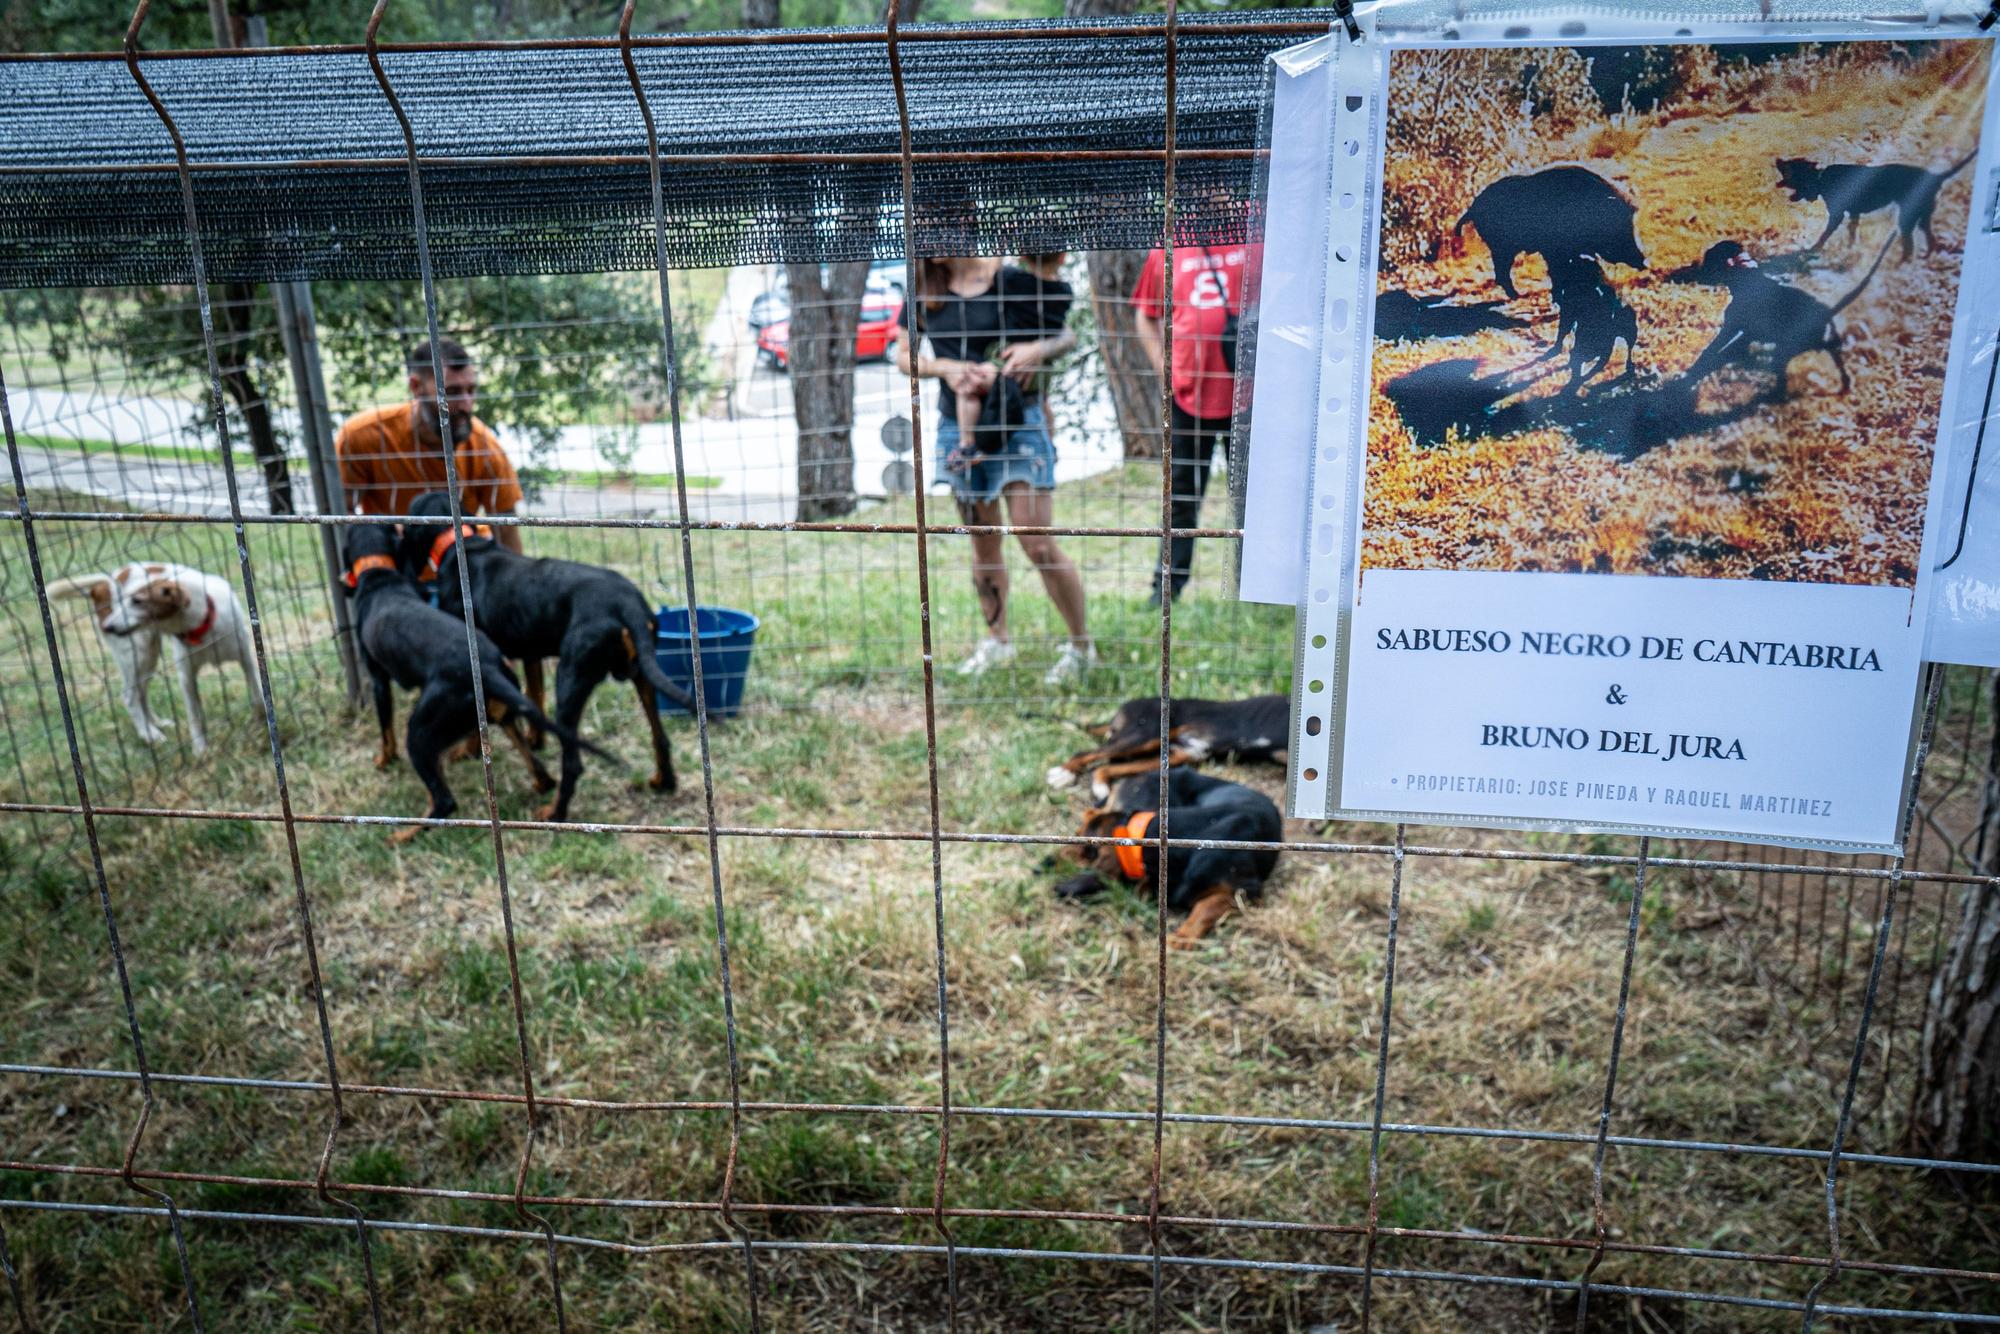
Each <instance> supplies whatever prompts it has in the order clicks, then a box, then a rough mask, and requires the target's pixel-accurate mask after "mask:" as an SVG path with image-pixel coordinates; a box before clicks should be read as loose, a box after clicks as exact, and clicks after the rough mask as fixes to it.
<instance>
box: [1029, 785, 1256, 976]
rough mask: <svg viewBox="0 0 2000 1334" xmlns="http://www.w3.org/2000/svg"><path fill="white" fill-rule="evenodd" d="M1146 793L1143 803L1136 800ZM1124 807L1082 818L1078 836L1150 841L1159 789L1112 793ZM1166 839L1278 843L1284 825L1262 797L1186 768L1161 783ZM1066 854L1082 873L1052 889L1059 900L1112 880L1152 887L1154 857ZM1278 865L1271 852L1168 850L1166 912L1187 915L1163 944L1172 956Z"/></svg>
mask: <svg viewBox="0 0 2000 1334" xmlns="http://www.w3.org/2000/svg"><path fill="white" fill-rule="evenodd" d="M1148 787H1150V788H1151V795H1150V796H1148V797H1145V798H1143V799H1141V798H1139V796H1138V794H1139V793H1141V792H1144V791H1146V790H1147V788H1148ZM1118 795H1120V796H1121V797H1126V798H1127V799H1128V800H1129V801H1130V802H1131V805H1130V806H1129V807H1121V808H1118V809H1112V808H1103V809H1096V810H1091V811H1088V812H1086V813H1085V815H1084V819H1083V827H1082V828H1081V829H1079V830H1078V831H1077V832H1078V833H1079V834H1081V835H1083V836H1084V837H1087V838H1146V837H1149V836H1151V837H1157V836H1158V834H1159V830H1158V828H1157V827H1156V825H1157V821H1158V818H1159V809H1158V807H1159V788H1158V785H1157V784H1146V783H1145V782H1144V780H1141V779H1136V778H1135V779H1133V780H1132V781H1131V786H1130V787H1129V788H1124V787H1121V789H1120V791H1119V794H1118ZM1167 810H1168V812H1169V814H1168V820H1167V826H1168V827H1167V836H1168V837H1169V838H1171V839H1175V840H1179V839H1183V838H1189V839H1211V840H1215V841H1218V842H1235V843H1277V842H1279V841H1280V840H1282V839H1283V838H1284V831H1285V826H1284V820H1283V819H1282V818H1281V817H1280V816H1279V814H1278V808H1277V806H1276V805H1275V804H1274V803H1273V802H1272V801H1271V799H1270V798H1269V797H1267V796H1265V795H1264V794H1263V793H1261V792H1259V791H1257V790H1255V789H1254V788H1248V787H1245V786H1243V784H1241V783H1232V782H1229V781H1228V780H1226V779H1221V778H1211V777H1209V776H1208V775H1206V774H1202V773H1197V772H1196V771H1194V770H1193V769H1176V770H1174V771H1173V772H1172V774H1170V775H1169V776H1168V780H1167ZM1066 851H1067V856H1068V857H1069V859H1070V860H1072V861H1076V862H1080V863H1082V864H1083V865H1084V867H1086V868H1087V869H1085V870H1084V871H1083V872H1081V873H1080V874H1077V875H1073V876H1071V877H1069V878H1068V879H1067V880H1064V881H1063V882H1062V883H1060V884H1058V885H1057V886H1056V893H1057V894H1058V895H1060V896H1061V897H1063V898H1066V899H1078V898H1085V897H1088V896H1089V895H1091V894H1095V893H1097V892H1098V891H1099V890H1101V889H1103V888H1104V887H1105V885H1106V883H1107V882H1109V881H1112V880H1119V881H1124V882H1126V883H1129V884H1131V885H1133V886H1134V887H1135V888H1137V889H1139V890H1140V891H1141V892H1145V891H1148V890H1152V889H1154V888H1155V887H1157V885H1158V884H1159V874H1160V850H1159V849H1158V848H1157V847H1144V846H1132V845H1127V844H1078V845H1075V846H1073V847H1071V848H1069V849H1067V850H1066ZM1277 864H1278V850H1277V849H1276V848H1275V847H1271V848H1255V849H1251V848H1190V847H1172V848H1169V849H1167V907H1169V908H1170V909H1172V910H1173V911H1175V912H1184V913H1186V914H1187V920H1186V921H1184V922H1182V923H1181V924H1180V926H1178V927H1176V928H1175V929H1174V931H1173V933H1172V934H1171V935H1169V936H1168V937H1167V944H1168V945H1169V946H1171V947H1172V948H1174V949H1192V948H1194V945H1195V942H1196V941H1199V940H1200V939H1201V938H1202V937H1203V936H1205V935H1207V934H1208V933H1209V932H1210V931H1213V930H1214V929H1215V925H1216V923H1218V922H1220V921H1221V920H1222V919H1223V918H1225V917H1227V916H1229V914H1230V913H1232V912H1234V911H1235V910H1236V897H1237V895H1239V894H1240V895H1242V896H1243V898H1244V899H1245V900H1246V901H1248V902H1252V903H1254V902H1256V901H1257V899H1259V898H1260V897H1262V896H1263V893H1264V882H1265V881H1267V880H1269V879H1270V878H1271V872H1272V871H1273V870H1274V869H1275V868H1276V867H1277Z"/></svg>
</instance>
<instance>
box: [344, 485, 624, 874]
mask: <svg viewBox="0 0 2000 1334" xmlns="http://www.w3.org/2000/svg"><path fill="white" fill-rule="evenodd" d="M395 550H396V538H395V535H394V533H392V532H391V530H390V529H389V528H388V526H387V525H384V524H374V523H364V524H356V525H355V526H354V527H352V528H350V529H348V532H347V581H346V582H347V588H348V592H349V594H350V595H351V596H352V597H353V598H354V619H355V626H356V634H357V635H358V637H359V638H360V640H361V661H362V663H363V665H364V666H366V667H367V669H368V678H369V681H370V682H371V683H372V684H373V686H374V691H375V716H376V719H377V721H378V722H380V724H381V727H382V751H381V754H380V756H378V757H377V759H376V761H375V767H376V768H378V769H386V768H388V767H389V766H390V765H392V764H394V763H395V762H396V735H395V697H394V695H392V694H391V693H390V686H391V684H392V683H393V684H395V685H399V686H402V687H404V688H405V689H409V690H415V691H418V692H419V694H418V695H417V702H416V704H415V705H414V706H412V707H411V709H410V721H409V724H408V726H407V728H406V730H405V732H404V748H405V750H406V751H407V753H408V754H409V757H410V768H411V769H413V770H415V772H416V775H417V777H418V778H420V779H422V780H423V784H424V787H425V788H426V789H428V790H429V792H430V795H431V805H430V809H429V810H428V811H426V812H424V818H426V819H431V820H442V819H445V818H446V817H448V816H449V815H451V813H452V812H453V811H455V810H457V809H458V802H457V800H456V799H455V798H454V797H453V796H452V795H451V789H450V788H449V787H447V786H445V781H444V763H443V762H444V754H445V752H446V751H447V750H449V749H450V748H451V747H453V746H454V745H456V744H458V743H459V742H460V741H462V740H464V739H465V738H466V737H468V736H472V737H475V738H476V736H477V733H478V731H479V715H478V712H477V710H476V709H475V708H474V705H473V696H472V684H473V675H472V660H471V658H470V657H469V656H468V655H467V653H466V651H465V622H463V621H461V620H459V619H457V618H456V617H453V616H447V615H445V614H444V613H443V612H441V611H439V610H437V609H436V608H435V607H432V606H431V605H430V604H429V603H427V602H425V601H424V599H423V597H422V595H421V594H419V593H418V592H417V589H416V586H415V585H414V584H412V583H411V582H410V580H409V578H408V577H407V576H406V575H405V574H404V573H403V571H402V570H401V569H400V568H399V567H398V566H397V563H396V557H395V554H394V553H395ZM473 635H474V638H475V641H476V642H477V644H478V647H479V679H480V682H481V684H483V685H484V686H485V689H486V716H487V718H488V720H489V721H491V722H492V723H494V724H496V725H497V726H498V727H499V729H500V731H501V732H502V733H503V734H504V735H505V736H506V737H507V739H508V740H509V741H511V742H512V743H513V744H514V747H515V749H517V750H519V751H520V752H521V758H522V759H523V760H524V761H526V762H527V765H528V772H529V774H530V775H532V777H533V779H534V784H535V791H537V792H546V791H548V790H549V789H550V788H552V787H554V786H555V780H554V779H553V778H551V777H550V776H549V773H548V770H546V769H544V768H543V767H542V762H541V761H540V760H539V759H537V758H536V757H535V753H534V751H533V750H531V749H530V748H529V746H528V741H527V735H526V729H527V727H528V725H529V724H533V725H535V726H538V727H542V728H545V729H546V730H548V731H549V732H551V733H553V734H554V735H555V737H556V739H557V740H558V741H559V742H561V743H562V749H563V764H564V767H565V768H566V769H567V768H568V767H569V765H570V764H571V762H572V756H573V755H574V753H575V752H576V751H577V750H578V749H579V748H583V749H587V750H590V751H591V752H593V753H595V754H599V755H602V754H603V753H604V752H602V751H599V750H598V749H597V747H595V746H592V745H590V743H588V742H586V741H580V740H579V739H578V738H577V735H576V733H575V732H574V731H573V730H572V729H571V728H569V727H567V726H565V725H563V724H561V723H558V722H554V721H552V720H551V719H549V718H548V717H547V716H545V715H544V714H543V713H542V711H541V710H540V709H539V708H537V707H536V706H535V703H534V701H533V700H530V699H529V698H528V697H527V696H526V695H525V694H523V693H522V692H521V687H520V683H519V682H517V681H516V680H515V679H514V674H513V673H512V672H510V671H508V670H507V665H506V663H505V662H503V661H502V660H501V657H500V650H499V648H498V647H496V646H495V645H494V643H493V641H492V640H490V639H488V638H487V637H486V636H485V635H483V634H480V633H479V632H478V631H477V630H475V631H473ZM540 818H542V819H548V818H549V816H548V813H547V811H546V810H544V811H543V812H542V814H541V816H540ZM423 828H424V827H423V826H422V825H413V826H411V827H410V828H407V829H401V830H398V831H397V832H396V833H395V834H393V835H391V836H390V837H391V838H392V839H393V840H394V841H395V842H397V843H407V842H408V841H409V840H411V839H413V838H415V837H416V836H417V835H418V834H420V833H422V832H423Z"/></svg>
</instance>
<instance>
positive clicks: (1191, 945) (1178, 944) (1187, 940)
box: [1167, 931, 1201, 950]
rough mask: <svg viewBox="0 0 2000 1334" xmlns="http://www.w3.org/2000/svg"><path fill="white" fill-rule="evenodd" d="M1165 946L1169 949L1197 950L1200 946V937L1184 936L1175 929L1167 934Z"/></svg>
mask: <svg viewBox="0 0 2000 1334" xmlns="http://www.w3.org/2000/svg"><path fill="white" fill-rule="evenodd" d="M1167 948H1168V949H1170V950H1198V949H1200V948H1201V937H1200V936H1184V935H1182V934H1180V932H1178V931H1175V932H1172V933H1171V934H1169V935H1168V936H1167Z"/></svg>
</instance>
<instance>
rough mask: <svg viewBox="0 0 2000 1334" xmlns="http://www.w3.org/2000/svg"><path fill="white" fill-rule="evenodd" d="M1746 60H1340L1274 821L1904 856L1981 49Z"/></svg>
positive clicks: (1873, 46)
mask: <svg viewBox="0 0 2000 1334" xmlns="http://www.w3.org/2000/svg"><path fill="white" fill-rule="evenodd" d="M1749 35H1752V34H1751V33H1749V32H1746V30H1745V29H1744V28H1743V27H1742V26H1741V25H1734V24H1732V25H1729V26H1728V28H1727V30H1726V32H1721V31H1703V30H1701V29H1700V28H1699V26H1695V27H1690V28H1685V29H1678V30H1677V29H1675V28H1669V27H1666V26H1664V25H1659V24H1652V25H1645V26H1637V25H1631V24H1624V25H1619V24H1607V23H1603V22H1598V23H1595V24H1593V25H1592V26H1591V28H1590V29H1589V31H1588V32H1579V31H1577V30H1576V29H1575V28H1574V27H1565V28H1564V29H1563V30H1562V31H1560V32H1552V33H1550V34H1548V35H1547V36H1546V37H1540V36H1537V35H1535V34H1533V33H1530V34H1529V35H1528V36H1527V37H1526V38H1525V39H1524V38H1522V37H1521V36H1520V34H1519V33H1518V32H1514V33H1509V34H1508V40H1505V41H1501V40H1498V39H1499V38H1500V34H1499V33H1498V32H1496V33H1494V34H1493V35H1492V39H1491V40H1488V41H1484V42H1482V41H1481V40H1480V39H1479V38H1478V36H1477V35H1476V34H1474V33H1471V32H1461V33H1459V34H1457V35H1456V39H1455V40H1453V41H1450V42H1431V43H1426V42H1423V41H1418V40H1399V39H1397V38H1395V37H1393V36H1388V37H1387V39H1386V40H1385V39H1384V38H1385V35H1384V34H1381V33H1371V34H1370V37H1371V39H1372V40H1369V41H1365V42H1362V43H1358V44H1347V45H1346V46H1345V47H1344V48H1343V49H1341V50H1340V51H1339V53H1338V55H1337V57H1336V59H1335V61H1334V67H1333V70H1332V82H1333V93H1334V96H1333V98H1332V99H1331V109H1330V111H1329V113H1328V119H1329V129H1330V133H1329V135H1328V136H1327V142H1328V143H1329V144H1330V145H1331V147H1332V150H1333V151H1332V154H1331V164H1330V173H1329V184H1328V200H1329V206H1328V207H1327V208H1326V209H1325V210H1324V218H1325V222H1324V224H1323V229H1322V230H1323V236H1322V240H1323V245H1324V253H1325V256H1326V258H1325V267H1324V271H1323V275H1322V285H1323V292H1322V294H1321V299H1322V311H1323V317H1322V319H1323V322H1322V347H1321V349H1320V365H1321V370H1322V372H1323V373H1322V375H1321V377H1320V382H1319V384H1318V386H1317V390H1316V394H1315V399H1316V401H1315V402H1314V404H1313V405H1312V412H1311V416H1312V421H1313V432H1314V433H1313V436H1312V441H1313V443H1312V446H1311V449H1312V453H1311V457H1310V461H1309V473H1310V487H1309V490H1308V495H1307V503H1306V504H1305V506H1303V507H1302V512H1303V514H1304V531H1303V533H1302V537H1303V539H1304V540H1303V543H1302V552H1303V566H1302V573H1303V584H1302V591H1301V596H1300V600H1299V604H1298V605H1299V608H1300V618H1299V626H1300V645H1299V663H1300V667H1301V672H1300V678H1299V681H1298V682H1297V684H1296V689H1295V691H1294V698H1295V701H1296V708H1297V713H1298V719H1297V731H1296V733H1295V736H1294V743H1295V744H1294V748H1293V757H1294V760H1293V763H1294V773H1293V811H1294V813H1295V814H1298V815H1303V816H1318V815H1346V816H1354V817H1363V818H1383V819H1398V820H1401V819H1416V820H1424V821H1430V822H1436V823H1463V824H1476V825H1506V826H1530V827H1554V828H1567V829H1578V828H1589V829H1604V830H1613V831H1628V832H1661V833H1675V834H1708V835H1716V836H1727V837H1732V838H1743V839H1751V840H1758V841H1767V842H1775V843H1787V844H1795V845H1800V846H1811V847H1826V848H1839V849H1846V850H1873V851H1889V850H1893V849H1895V848H1896V847H1897V846H1898V845H1899V843H1900V840H1901V837H1902V831H1901V829H1900V828H1899V821H1900V813H1901V810H1902V807H1903V798H1904V795H1905V792H1906V789H1907V772H1908V759H1909V756H1910V754H1911V751H1912V748H1913V744H1914V739H1915V722H1916V714H1915V702H1916V695H1917V682H1918V674H1919V669H1920V666H1921V663H1922V661H1923V657H1924V648H1925V642H1926V633H1927V629H1928V624H1927V622H1928V612H1929V595H1930V592H1931V588H1930V584H1931V577H1930V572H1929V567H1930V565H1931V564H1932V563H1933V562H1934V557H1933V556H1932V555H1931V554H1930V553H1931V552H1932V551H1933V550H1934V548H1935V543H1936V534H1938V533H1940V532H1942V531H1943V530H1944V522H1943V521H1944V500H1945V490H1944V486H1943V485H1942V483H1943V481H1944V476H1945V472H1946V469H1945V468H1934V467H1933V464H1934V463H1935V462H1937V461H1938V460H1939V459H1941V458H1948V457H1949V455H1948V453H1943V454H1941V453H1940V451H1941V450H1947V451H1948V449H1949V447H1950V445H1951V443H1952V441H1951V437H1952V435H1953V434H1954V431H1953V429H1952V427H1953V425H1955V423H1953V422H1950V421H1948V420H1947V415H1948V414H1947V409H1946V405H1947V404H1952V405H1954V409H1953V410H1954V411H1955V405H1956V404H1957V403H1958V402H1959V399H1960V390H1961V381H1962V379H1963V376H1964V368H1965V366H1966V364H1967V362H1968V359H1969V355H1970V353H1969V344H1970V341H1971V337H1972V335H1971V330H1972V328H1973V326H1974V324H1975V321H1973V320H1972V319H1970V318H1969V316H1971V315H1972V314H1973V313H1975V309H1976V306H1975V302H1976V296H1977V293H1976V290H1975V289H1976V288H1977V287H1978V283H1976V282H1975V283H1971V284H1968V283H1966V282H1964V281H1963V279H1964V276H1965V274H1966V272H1967V269H1968V265H1969V264H1970V265H1971V266H1972V267H1973V268H1974V269H1975V270H1976V269H1978V267H1979V266H1980V265H1983V264H1984V263H1986V262H1987V261H1986V258H1985V256H1984V255H1983V251H1982V247H1984V246H1985V245H1987V244H1989V243H1990V240H1989V238H1988V237H1986V236H1985V234H1984V233H1982V232H1981V231H1979V230H1978V229H1976V228H1974V227H1972V226H1971V225H1970V223H1971V217H1972V208H1971V204H1972V200H1973V198H1974V195H1975V191H1976V183H1977V182H1979V181H1982V180H1985V179H1988V178H1987V176H1986V172H1987V170H1988V168H1987V167H1986V166H1985V165H1983V164H1981V163H1980V161H1979V149H1980V145H1981V142H1982V132H1981V126H1982V120H1983V119H1984V117H1985V116H1986V114H1987V112H1986V102H1987V86H1988V79H1989V75H1990V67H1991V65H1992V50H1993V48H1992V44H1991V43H1990V42H1988V41H1984V40H1977V39H1973V38H1968V37H1965V36H1960V35H1955V34H1954V35H1947V34H1937V35H1934V36H1931V37H1928V38H1926V39H1915V38H1904V39H1899V40H1897V41H1894V42H1889V41H1881V40H1861V39H1856V38H1855V35H1854V34H1853V33H1852V32H1851V31H1850V32H1843V31H1840V30H1838V29H1830V28H1826V27H1823V26H1822V27H1806V26H1804V25H1796V24H1794V25H1788V26H1786V27H1784V28H1779V27H1777V26H1776V25H1766V26H1765V27H1763V28H1762V29H1760V30H1757V31H1755V33H1754V35H1755V36H1756V37H1757V39H1758V40H1757V41H1756V42H1755V43H1754V44H1751V43H1748V42H1746V41H1744V40H1742V39H1743V38H1745V37H1747V36H1749ZM1274 177H1275V170H1274ZM1288 226H1289V223H1288V222H1286V221H1284V220H1281V219H1279V218H1278V217H1277V216H1276V214H1275V213H1274V214H1273V215H1272V220H1271V223H1270V228H1269V231H1270V234H1271V235H1273V236H1276V235H1279V234H1280V233H1281V232H1282V231H1283V230H1285V229H1286V228H1287V227H1288ZM1269 290H1270V289H1269V287H1268V286H1267V288H1266V292H1267V293H1268V292H1269ZM1267 299H1268V298H1267ZM1268 340H1269V335H1268V333H1266V334H1265V335H1264V337H1263V340H1262V341H1260V346H1259V353H1258V355H1259V358H1260V361H1261V358H1262V357H1263V355H1264V347H1265V346H1267V345H1268ZM1259 408H1260V412H1259V414H1258V415H1256V416H1255V417H1254V418H1253V426H1254V429H1255V430H1256V431H1257V432H1258V433H1259V434H1258V435H1257V437H1256V447H1255V448H1254V449H1253V457H1257V458H1259V460H1260V466H1261V459H1262V458H1263V457H1264V454H1263V451H1262V443H1263V439H1264V436H1263V434H1262V433H1263V432H1264V431H1265V429H1266V428H1267V427H1268V426H1269V425H1270V422H1269V420H1268V419H1267V418H1265V417H1264V416H1262V414H1261V403H1260V404H1259ZM1252 480H1253V482H1254V480H1255V477H1254V471H1253V478H1252ZM1251 535H1252V537H1253V539H1254V538H1255V536H1256V534H1255V531H1254V529H1253V530H1252V534H1251Z"/></svg>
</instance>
